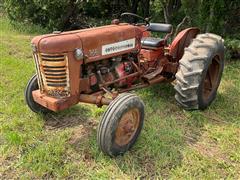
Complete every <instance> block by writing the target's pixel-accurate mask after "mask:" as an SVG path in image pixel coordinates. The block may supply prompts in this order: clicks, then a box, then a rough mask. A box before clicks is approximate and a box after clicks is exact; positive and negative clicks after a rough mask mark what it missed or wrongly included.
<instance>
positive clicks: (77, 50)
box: [74, 49, 83, 60]
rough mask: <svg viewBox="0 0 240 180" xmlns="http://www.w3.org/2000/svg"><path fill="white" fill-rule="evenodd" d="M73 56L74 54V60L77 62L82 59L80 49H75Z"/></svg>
mask: <svg viewBox="0 0 240 180" xmlns="http://www.w3.org/2000/svg"><path fill="white" fill-rule="evenodd" d="M74 54H75V58H76V59H77V60H81V59H83V51H82V49H76V50H75V53H74Z"/></svg>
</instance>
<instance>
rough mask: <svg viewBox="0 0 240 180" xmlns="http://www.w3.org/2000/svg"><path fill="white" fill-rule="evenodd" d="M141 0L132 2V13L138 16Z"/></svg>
mask: <svg viewBox="0 0 240 180" xmlns="http://www.w3.org/2000/svg"><path fill="white" fill-rule="evenodd" d="M139 1H140V0H133V2H132V11H131V12H132V13H134V14H136V13H137V9H138V4H139Z"/></svg>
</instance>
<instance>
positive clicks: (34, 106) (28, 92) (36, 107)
mask: <svg viewBox="0 0 240 180" xmlns="http://www.w3.org/2000/svg"><path fill="white" fill-rule="evenodd" d="M37 89H39V87H38V81H37V75H36V74H35V75H33V76H32V78H31V79H30V80H29V81H28V84H27V86H26V89H25V92H24V96H25V101H26V103H27V105H28V107H29V108H30V109H31V110H32V111H33V112H35V113H44V114H45V113H49V112H51V111H50V110H49V109H47V108H45V107H43V106H41V105H40V104H38V103H36V102H35V101H34V100H33V96H32V92H33V91H34V90H37Z"/></svg>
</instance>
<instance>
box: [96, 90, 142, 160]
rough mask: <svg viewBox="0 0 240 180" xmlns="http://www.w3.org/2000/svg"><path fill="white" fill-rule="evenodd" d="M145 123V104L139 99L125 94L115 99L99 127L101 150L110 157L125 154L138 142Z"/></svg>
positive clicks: (98, 139) (98, 138)
mask: <svg viewBox="0 0 240 180" xmlns="http://www.w3.org/2000/svg"><path fill="white" fill-rule="evenodd" d="M143 121H144V104H143V102H142V101H141V99H140V98H139V97H137V96H136V95H133V94H129V93H124V94H121V95H119V96H118V97H117V98H116V99H114V100H113V101H112V102H111V104H110V105H109V106H108V108H107V110H106V112H105V113H104V115H103V117H102V120H101V122H100V124H99V127H98V135H97V141H98V145H99V147H100V149H101V150H102V151H103V152H104V153H105V154H107V155H109V156H112V157H113V156H117V155H120V154H124V153H125V152H126V151H127V150H128V149H130V148H131V147H132V146H133V144H134V143H135V142H136V140H137V138H138V136H139V134H140V132H141V129H142V126H143Z"/></svg>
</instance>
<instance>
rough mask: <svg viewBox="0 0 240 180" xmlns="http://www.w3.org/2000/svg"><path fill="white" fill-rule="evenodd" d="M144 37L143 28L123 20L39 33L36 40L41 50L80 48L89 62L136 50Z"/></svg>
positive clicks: (33, 41) (57, 51) (63, 51)
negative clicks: (97, 25) (51, 32)
mask: <svg viewBox="0 0 240 180" xmlns="http://www.w3.org/2000/svg"><path fill="white" fill-rule="evenodd" d="M141 37H142V30H141V29H140V28H138V27H136V26H133V25H129V24H126V23H121V24H118V25H107V26H101V27H96V28H89V29H83V30H77V31H68V32H60V33H53V34H47V35H42V36H37V37H35V38H33V40H32V44H34V45H35V46H36V47H37V51H38V52H39V53H49V54H54V53H69V52H74V50H75V49H76V48H80V49H82V50H83V53H84V56H85V57H86V62H91V61H96V60H99V59H104V58H108V57H112V56H114V55H119V54H123V53H127V52H130V51H133V50H134V49H137V48H139V46H140V40H141ZM116 43H117V45H116ZM127 43H128V44H127ZM132 44H134V45H133V46H132V47H130V46H131V45H132Z"/></svg>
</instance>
